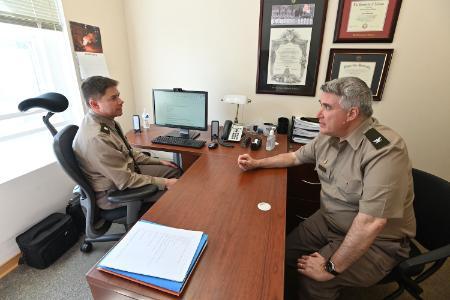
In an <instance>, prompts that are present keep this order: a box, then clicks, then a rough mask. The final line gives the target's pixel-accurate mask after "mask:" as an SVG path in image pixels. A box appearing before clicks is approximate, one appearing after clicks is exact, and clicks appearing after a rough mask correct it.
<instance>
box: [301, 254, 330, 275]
mask: <svg viewBox="0 0 450 300" xmlns="http://www.w3.org/2000/svg"><path fill="white" fill-rule="evenodd" d="M325 262H326V260H325V258H324V257H323V256H322V255H320V254H319V253H318V252H314V253H313V254H311V255H302V257H300V258H299V259H297V271H298V272H299V273H300V274H302V275H304V276H306V277H309V278H311V279H313V280H315V281H328V280H331V279H333V278H334V277H335V276H334V275H333V274H331V273H328V272H327V271H326V270H325Z"/></svg>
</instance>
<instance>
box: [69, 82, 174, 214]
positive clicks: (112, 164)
mask: <svg viewBox="0 0 450 300" xmlns="http://www.w3.org/2000/svg"><path fill="white" fill-rule="evenodd" d="M117 85H118V82H117V81H116V80H114V79H110V78H107V77H102V76H93V77H89V78H87V79H86V80H85V81H84V82H83V83H82V85H81V90H82V92H83V96H84V99H85V101H86V104H87V106H88V107H89V112H88V113H87V114H86V115H85V117H84V119H83V121H82V123H81V125H80V128H79V130H78V132H77V135H76V136H75V140H74V143H73V149H74V152H75V155H76V157H77V159H78V162H79V165H80V167H81V170H82V171H83V172H84V174H85V175H86V177H87V179H88V181H89V183H90V184H91V186H92V188H93V189H94V191H95V192H96V195H95V196H96V200H97V205H98V206H99V207H100V208H102V209H113V208H116V207H118V206H120V205H118V204H113V203H110V202H109V201H108V200H107V197H106V195H107V193H108V192H109V191H113V190H124V189H126V188H137V187H141V186H144V185H147V184H155V185H157V186H158V188H159V190H160V192H158V193H157V194H155V195H154V196H152V197H151V199H148V200H146V202H154V201H156V200H157V199H158V198H159V197H160V196H161V195H162V193H163V191H164V190H165V189H166V188H170V187H171V186H172V185H173V184H175V183H176V182H177V179H176V178H178V177H179V176H180V170H179V168H178V167H177V166H176V165H175V164H173V163H171V162H168V161H164V160H159V159H156V158H152V157H150V156H148V155H146V154H144V153H142V152H140V151H138V150H137V149H133V148H132V147H131V146H130V145H129V144H128V141H127V139H126V138H125V136H124V134H123V131H122V129H121V127H120V125H119V123H117V122H116V121H114V118H115V117H118V116H121V115H122V105H123V103H124V102H123V101H122V99H121V98H120V93H119V91H118V89H117Z"/></svg>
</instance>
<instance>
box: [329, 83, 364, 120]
mask: <svg viewBox="0 0 450 300" xmlns="http://www.w3.org/2000/svg"><path fill="white" fill-rule="evenodd" d="M320 89H321V90H322V92H325V93H330V94H334V95H336V96H339V97H340V98H341V99H340V100H339V104H340V105H341V106H342V108H343V109H345V110H349V109H350V108H352V107H358V108H359V110H360V111H361V113H362V114H363V115H364V116H366V117H370V116H371V115H372V114H373V109H372V91H371V90H370V88H369V87H368V86H367V84H366V83H365V82H364V81H362V80H361V79H359V78H357V77H342V78H337V79H333V80H331V81H328V82H325V83H324V84H323V85H322V86H321V87H320Z"/></svg>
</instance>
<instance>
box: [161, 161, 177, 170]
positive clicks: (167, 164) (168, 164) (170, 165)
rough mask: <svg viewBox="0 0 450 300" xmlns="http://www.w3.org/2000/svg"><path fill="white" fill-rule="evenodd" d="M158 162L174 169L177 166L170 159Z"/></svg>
mask: <svg viewBox="0 0 450 300" xmlns="http://www.w3.org/2000/svg"><path fill="white" fill-rule="evenodd" d="M160 163H161V164H162V165H163V166H168V167H171V168H174V169H178V166H177V165H176V164H174V163H173V162H171V161H167V160H160Z"/></svg>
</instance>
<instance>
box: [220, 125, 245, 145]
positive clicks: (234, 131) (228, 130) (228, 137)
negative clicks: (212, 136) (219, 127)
mask: <svg viewBox="0 0 450 300" xmlns="http://www.w3.org/2000/svg"><path fill="white" fill-rule="evenodd" d="M243 132H244V126H242V125H238V124H233V123H232V122H231V121H230V120H226V121H225V123H224V124H223V132H222V140H224V141H230V142H239V141H240V140H241V137H242V134H243Z"/></svg>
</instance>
